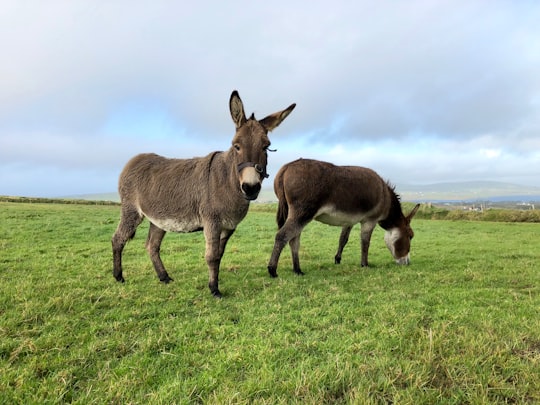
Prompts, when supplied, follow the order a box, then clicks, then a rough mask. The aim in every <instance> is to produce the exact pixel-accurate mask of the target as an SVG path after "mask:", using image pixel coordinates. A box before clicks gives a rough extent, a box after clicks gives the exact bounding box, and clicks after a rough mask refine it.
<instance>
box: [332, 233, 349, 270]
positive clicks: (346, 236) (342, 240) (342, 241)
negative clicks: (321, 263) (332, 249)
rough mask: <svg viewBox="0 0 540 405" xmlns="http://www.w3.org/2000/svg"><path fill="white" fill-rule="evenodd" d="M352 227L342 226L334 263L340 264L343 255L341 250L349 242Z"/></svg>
mask: <svg viewBox="0 0 540 405" xmlns="http://www.w3.org/2000/svg"><path fill="white" fill-rule="evenodd" d="M351 229H352V226H344V227H343V228H341V234H340V235H339V245H338V248H337V252H336V255H335V256H334V263H335V264H340V263H341V255H342V254H343V248H344V247H345V245H346V244H347V242H348V241H349V235H350V233H351Z"/></svg>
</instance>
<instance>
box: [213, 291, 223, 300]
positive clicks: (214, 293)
mask: <svg viewBox="0 0 540 405" xmlns="http://www.w3.org/2000/svg"><path fill="white" fill-rule="evenodd" d="M212 295H213V296H214V298H218V299H221V298H223V295H221V292H220V291H219V290H216V291H212Z"/></svg>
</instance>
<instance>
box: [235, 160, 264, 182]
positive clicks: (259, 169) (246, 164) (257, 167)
mask: <svg viewBox="0 0 540 405" xmlns="http://www.w3.org/2000/svg"><path fill="white" fill-rule="evenodd" d="M246 167H254V168H255V170H256V171H257V173H259V174H260V175H261V176H262V177H264V178H265V179H266V178H268V176H269V174H268V173H266V170H265V169H264V167H262V166H261V165H260V164H258V163H253V162H244V163H240V164H239V165H238V172H239V173H240V172H241V171H242V169H244V168H246Z"/></svg>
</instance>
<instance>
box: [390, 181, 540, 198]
mask: <svg viewBox="0 0 540 405" xmlns="http://www.w3.org/2000/svg"><path fill="white" fill-rule="evenodd" d="M396 191H397V192H398V193H399V194H400V195H401V196H402V199H403V200H406V201H461V200H463V201H478V200H487V201H540V187H529V186H521V185H518V184H512V183H504V182H498V181H467V182H456V183H436V184H425V185H411V184H403V185H398V187H397V188H396Z"/></svg>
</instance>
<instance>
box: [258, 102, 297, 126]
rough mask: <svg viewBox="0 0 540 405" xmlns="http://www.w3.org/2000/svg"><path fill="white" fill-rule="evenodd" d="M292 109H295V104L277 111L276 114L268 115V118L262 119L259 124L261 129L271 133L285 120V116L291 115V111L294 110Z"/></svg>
mask: <svg viewBox="0 0 540 405" xmlns="http://www.w3.org/2000/svg"><path fill="white" fill-rule="evenodd" d="M294 107H296V104H291V105H290V106H288V107H287V108H286V109H285V110H283V111H278V112H277V113H274V114H270V115H269V116H268V117H266V118H263V119H262V120H260V121H259V122H260V123H261V125H262V126H263V127H265V128H266V130H267V131H272V130H273V129H274V128H276V127H277V126H278V125H279V124H281V122H282V121H283V120H284V119H285V118H287V116H288V115H289V114H290V113H291V111H292V110H294Z"/></svg>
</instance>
